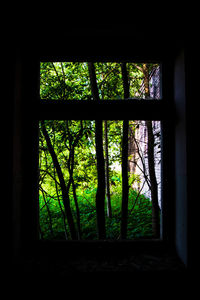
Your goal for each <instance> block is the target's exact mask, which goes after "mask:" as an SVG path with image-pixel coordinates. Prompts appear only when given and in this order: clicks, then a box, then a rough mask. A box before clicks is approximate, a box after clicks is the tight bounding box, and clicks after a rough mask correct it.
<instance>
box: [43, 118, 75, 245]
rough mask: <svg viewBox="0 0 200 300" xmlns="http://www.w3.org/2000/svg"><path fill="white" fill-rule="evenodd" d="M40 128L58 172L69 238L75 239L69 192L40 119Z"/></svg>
mask: <svg viewBox="0 0 200 300" xmlns="http://www.w3.org/2000/svg"><path fill="white" fill-rule="evenodd" d="M41 129H42V133H43V135H44V138H45V140H46V143H47V147H48V150H49V153H50V154H51V157H52V160H53V164H54V167H55V169H56V172H57V174H58V178H59V182H60V187H61V190H62V199H63V204H64V207H65V213H66V217H67V221H68V224H69V230H70V234H71V238H72V239H73V240H74V239H77V233H76V229H75V225H74V220H73V216H72V212H71V207H70V200H69V194H68V191H67V187H66V184H65V180H64V176H63V173H62V170H61V167H60V164H59V162H58V159H57V155H56V153H55V151H54V148H53V146H52V144H51V140H50V138H49V135H48V132H47V130H46V127H45V123H44V121H41Z"/></svg>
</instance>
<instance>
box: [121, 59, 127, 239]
mask: <svg viewBox="0 0 200 300" xmlns="http://www.w3.org/2000/svg"><path fill="white" fill-rule="evenodd" d="M121 69H122V79H123V88H124V98H125V99H126V98H129V83H128V73H127V69H126V63H122V65H121ZM128 130H129V120H124V121H123V137H122V219H121V238H122V239H126V236H127V217H128V192H129V185H128Z"/></svg>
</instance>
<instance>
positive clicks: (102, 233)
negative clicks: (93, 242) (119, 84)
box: [88, 62, 106, 239]
mask: <svg viewBox="0 0 200 300" xmlns="http://www.w3.org/2000/svg"><path fill="white" fill-rule="evenodd" d="M88 69H89V75H90V85H91V90H92V96H93V99H94V101H100V99H99V93H98V87H97V81H96V74H95V67H94V64H93V63H91V62H89V63H88ZM95 143H96V158H97V177H98V185H97V193H96V214H97V231H98V237H99V239H105V238H106V227H105V210H104V207H105V165H104V155H103V130H102V120H95Z"/></svg>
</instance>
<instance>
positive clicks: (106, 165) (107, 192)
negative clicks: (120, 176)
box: [104, 120, 112, 218]
mask: <svg viewBox="0 0 200 300" xmlns="http://www.w3.org/2000/svg"><path fill="white" fill-rule="evenodd" d="M104 148H105V183H106V197H107V216H108V217H109V218H111V217H112V208H111V198H110V176H109V155H108V121H107V120H104Z"/></svg>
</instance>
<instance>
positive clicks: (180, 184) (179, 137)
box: [174, 49, 188, 265]
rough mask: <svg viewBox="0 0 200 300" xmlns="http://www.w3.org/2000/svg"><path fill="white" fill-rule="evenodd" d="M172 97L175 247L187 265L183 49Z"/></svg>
mask: <svg viewBox="0 0 200 300" xmlns="http://www.w3.org/2000/svg"><path fill="white" fill-rule="evenodd" d="M174 99H175V107H176V124H175V178H176V198H175V199H176V214H175V215H176V218H175V220H176V233H175V240H176V249H177V252H178V254H179V256H180V257H181V259H182V260H183V261H184V263H185V264H186V265H187V262H188V249H187V242H188V241H187V234H188V215H187V202H188V194H187V180H188V178H187V153H186V139H187V136H186V90H185V57H184V51H183V49H182V50H181V52H180V53H179V54H178V56H177V57H176V59H175V70H174Z"/></svg>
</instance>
